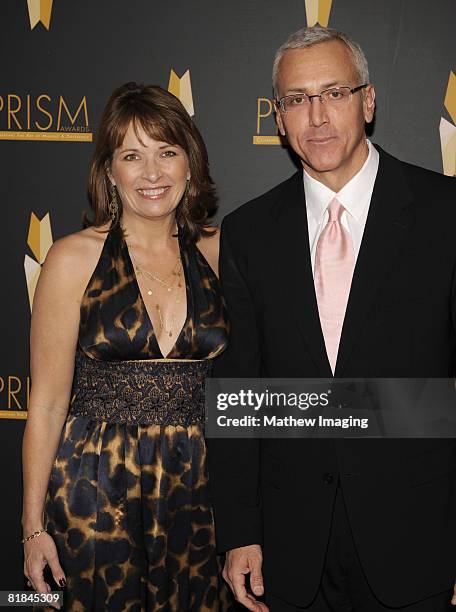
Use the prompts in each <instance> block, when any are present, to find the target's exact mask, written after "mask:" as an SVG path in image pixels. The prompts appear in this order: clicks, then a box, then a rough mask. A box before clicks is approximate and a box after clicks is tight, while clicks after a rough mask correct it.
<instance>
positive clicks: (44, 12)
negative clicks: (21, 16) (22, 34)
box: [27, 0, 54, 30]
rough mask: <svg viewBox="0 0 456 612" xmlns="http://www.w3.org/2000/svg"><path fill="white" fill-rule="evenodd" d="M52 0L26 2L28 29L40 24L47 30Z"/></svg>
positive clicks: (30, 0)
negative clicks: (28, 20)
mask: <svg viewBox="0 0 456 612" xmlns="http://www.w3.org/2000/svg"><path fill="white" fill-rule="evenodd" d="M53 1H54V0H27V4H28V12H29V18H30V28H31V29H32V30H33V28H34V27H35V26H36V25H37V24H38V23H40V22H41V23H42V24H43V25H44V27H45V28H46V30H49V26H50V23H51V15H52V3H53Z"/></svg>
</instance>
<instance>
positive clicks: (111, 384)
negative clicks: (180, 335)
mask: <svg viewBox="0 0 456 612" xmlns="http://www.w3.org/2000/svg"><path fill="white" fill-rule="evenodd" d="M211 370H212V363H211V361H210V360H209V359H207V360H202V361H187V362H185V361H165V362H161V361H98V360H95V359H91V358H89V357H87V355H85V353H83V352H82V351H78V352H77V354H76V368H75V377H74V382H73V389H74V396H73V398H74V399H73V402H72V404H71V409H70V414H71V415H72V416H82V417H86V418H90V419H92V420H95V421H106V422H107V423H137V424H138V425H152V424H157V425H183V426H188V425H191V424H195V423H200V424H203V423H204V417H205V413H204V382H205V379H206V377H207V376H209V375H210V372H211Z"/></svg>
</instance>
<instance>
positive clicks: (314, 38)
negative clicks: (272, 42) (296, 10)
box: [272, 25, 369, 97]
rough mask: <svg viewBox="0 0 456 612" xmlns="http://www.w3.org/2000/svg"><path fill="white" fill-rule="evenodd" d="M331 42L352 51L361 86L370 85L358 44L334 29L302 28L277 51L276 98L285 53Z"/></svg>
mask: <svg viewBox="0 0 456 612" xmlns="http://www.w3.org/2000/svg"><path fill="white" fill-rule="evenodd" d="M329 40H340V41H342V42H343V43H344V44H346V45H347V47H348V48H349V49H350V51H351V53H352V56H353V65H354V67H355V69H356V71H357V73H358V76H359V78H360V81H361V82H360V83H358V84H359V85H362V84H364V83H369V67H368V65H367V59H366V56H365V55H364V52H363V50H362V49H361V47H360V46H359V44H358V43H357V42H355V41H354V40H352V39H351V38H350V37H349V36H347V35H346V34H344V33H343V32H339V30H334V29H333V28H323V27H321V26H318V25H317V26H313V27H311V28H302V29H301V30H298V31H297V32H295V33H294V34H292V35H291V36H289V37H288V38H287V40H286V41H285V42H284V43H283V44H282V45H281V46H280V47H279V48H278V49H277V51H276V54H275V57H274V64H273V67H272V86H273V88H274V96H275V97H277V76H278V73H279V65H280V60H281V59H282V57H283V55H284V53H286V52H287V51H290V50H291V49H306V48H307V47H312V46H313V45H317V44H318V43H322V42H327V41H329Z"/></svg>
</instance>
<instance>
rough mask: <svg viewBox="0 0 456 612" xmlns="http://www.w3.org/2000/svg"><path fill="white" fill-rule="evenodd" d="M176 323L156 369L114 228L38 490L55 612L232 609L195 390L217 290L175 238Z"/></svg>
mask: <svg viewBox="0 0 456 612" xmlns="http://www.w3.org/2000/svg"><path fill="white" fill-rule="evenodd" d="M179 245H180V251H181V261H182V265H183V269H184V274H185V283H186V292H187V318H186V321H185V324H184V326H183V328H182V331H181V332H180V334H179V336H178V338H177V340H176V343H175V345H174V347H173V348H172V350H171V352H170V353H169V354H168V355H167V357H166V359H164V358H163V355H162V354H161V352H160V348H159V345H158V342H157V339H156V336H155V334H154V330H153V326H152V323H151V321H150V318H149V316H148V314H147V310H146V307H145V304H144V302H143V299H142V297H141V292H140V290H139V286H138V283H137V280H136V276H135V270H134V266H133V264H132V260H131V258H130V255H129V252H128V247H127V245H126V243H125V240H124V238H123V236H122V233H121V232H120V231H119V230H110V231H109V232H108V234H107V238H106V240H105V242H104V246H103V250H102V252H101V255H100V259H99V261H98V264H97V266H96V268H95V271H94V272H93V275H92V277H91V279H90V281H89V283H88V286H87V288H86V290H85V293H84V296H83V299H82V303H81V323H80V330H79V339H78V349H77V352H76V360H75V373H74V382H73V394H72V401H71V406H70V410H69V413H68V417H67V420H66V422H65V425H64V427H63V431H62V436H61V440H60V445H59V448H58V452H57V456H56V459H55V463H54V466H53V469H52V472H51V477H50V481H49V488H48V495H47V499H46V504H45V518H46V524H47V529H48V531H49V533H50V534H51V535H52V537H53V538H54V540H55V542H56V545H57V550H58V553H59V559H60V562H61V565H62V567H63V570H64V572H65V575H66V578H67V588H66V589H65V593H64V598H65V609H66V610H71V611H81V612H82V611H84V612H86V611H89V610H93V611H96V612H99V611H103V610H107V611H112V612H118V611H123V610H129V611H154V612H155V611H157V612H158V611H161V612H165V611H166V612H180V611H187V610H189V611H195V612H196V611H201V612H203V611H209V610H211V611H224V610H231V609H232V603H231V600H230V597H229V594H228V589H227V587H226V585H225V583H224V582H223V580H222V579H221V577H220V568H219V565H218V559H217V556H216V553H215V545H214V526H213V517H212V510H211V504H210V496H209V489H208V481H207V467H206V447H205V443H204V437H203V433H204V381H205V379H206V377H207V376H209V375H210V370H211V363H212V360H213V358H215V357H216V356H217V355H219V354H220V353H221V352H222V351H223V350H224V348H225V346H226V343H227V335H228V323H227V317H226V312H225V307H224V303H223V299H222V296H221V294H220V287H219V284H218V280H217V278H216V276H215V275H214V273H213V271H212V270H211V268H210V266H209V265H208V263H207V262H206V260H205V259H204V257H203V255H202V254H201V252H200V251H199V249H198V248H197V247H196V245H195V244H194V243H188V242H184V240H183V238H182V237H181V236H179Z"/></svg>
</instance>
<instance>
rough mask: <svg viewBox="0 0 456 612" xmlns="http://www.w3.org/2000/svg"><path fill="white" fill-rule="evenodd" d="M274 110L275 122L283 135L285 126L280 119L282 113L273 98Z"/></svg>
mask: <svg viewBox="0 0 456 612" xmlns="http://www.w3.org/2000/svg"><path fill="white" fill-rule="evenodd" d="M274 111H275V117H276V122H277V127H278V128H279V132H280V133H281V135H282V136H285V135H286V134H285V127H284V125H283V119H282V113H281V111H280V108H279V107H278V106H277V102H276V101H275V100H274Z"/></svg>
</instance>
